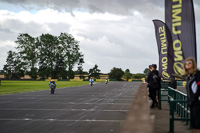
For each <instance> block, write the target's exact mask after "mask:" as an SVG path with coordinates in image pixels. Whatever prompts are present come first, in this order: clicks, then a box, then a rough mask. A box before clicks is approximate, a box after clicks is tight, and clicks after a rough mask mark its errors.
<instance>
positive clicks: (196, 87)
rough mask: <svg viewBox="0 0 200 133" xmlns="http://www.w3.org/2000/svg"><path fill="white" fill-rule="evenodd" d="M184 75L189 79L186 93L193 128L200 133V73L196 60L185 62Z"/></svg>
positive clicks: (189, 59)
mask: <svg viewBox="0 0 200 133" xmlns="http://www.w3.org/2000/svg"><path fill="white" fill-rule="evenodd" d="M184 73H185V76H186V78H187V84H186V92H187V101H188V106H189V107H190V118H191V126H192V128H193V132H194V133H200V71H199V70H198V69H197V64H196V61H195V59H193V58H187V59H186V60H185V61H184Z"/></svg>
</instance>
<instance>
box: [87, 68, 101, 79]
mask: <svg viewBox="0 0 200 133" xmlns="http://www.w3.org/2000/svg"><path fill="white" fill-rule="evenodd" d="M100 72H101V70H99V69H98V66H97V65H95V66H94V67H93V68H91V69H90V70H89V78H90V77H94V78H96V79H99V74H100Z"/></svg>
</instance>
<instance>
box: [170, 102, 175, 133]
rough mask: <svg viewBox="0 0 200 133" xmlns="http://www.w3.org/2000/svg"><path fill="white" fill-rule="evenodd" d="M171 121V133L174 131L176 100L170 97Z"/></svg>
mask: <svg viewBox="0 0 200 133" xmlns="http://www.w3.org/2000/svg"><path fill="white" fill-rule="evenodd" d="M169 104H170V121H169V126H170V127H169V129H170V132H171V133H174V100H173V99H170V101H169Z"/></svg>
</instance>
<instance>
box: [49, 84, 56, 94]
mask: <svg viewBox="0 0 200 133" xmlns="http://www.w3.org/2000/svg"><path fill="white" fill-rule="evenodd" d="M50 89H51V94H54V92H55V89H56V86H55V85H54V84H51V85H50Z"/></svg>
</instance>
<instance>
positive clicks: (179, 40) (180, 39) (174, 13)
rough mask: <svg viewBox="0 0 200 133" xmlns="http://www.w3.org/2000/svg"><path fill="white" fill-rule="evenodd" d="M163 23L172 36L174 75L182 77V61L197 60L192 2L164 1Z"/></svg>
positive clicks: (180, 0)
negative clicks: (189, 58)
mask: <svg viewBox="0 0 200 133" xmlns="http://www.w3.org/2000/svg"><path fill="white" fill-rule="evenodd" d="M165 23H166V25H167V26H168V27H169V30H170V31H171V36H172V44H171V45H172V46H173V52H174V53H173V56H174V57H173V58H174V63H173V69H174V73H175V75H176V76H178V77H182V75H183V60H184V59H186V58H187V57H193V58H195V59H196V60H197V53H196V31H195V17H194V7H193V0H165Z"/></svg>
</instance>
